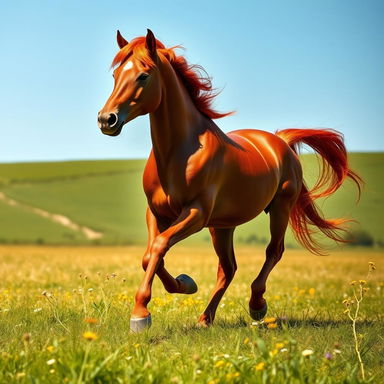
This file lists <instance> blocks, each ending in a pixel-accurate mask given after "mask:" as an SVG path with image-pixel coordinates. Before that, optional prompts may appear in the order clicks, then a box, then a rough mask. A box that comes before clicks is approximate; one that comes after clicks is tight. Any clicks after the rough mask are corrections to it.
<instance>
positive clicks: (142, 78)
mask: <svg viewBox="0 0 384 384" xmlns="http://www.w3.org/2000/svg"><path fill="white" fill-rule="evenodd" d="M148 76H149V75H148V73H145V72H143V73H140V75H139V76H137V80H138V81H144V80H147V78H148Z"/></svg>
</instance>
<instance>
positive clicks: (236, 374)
mask: <svg viewBox="0 0 384 384" xmlns="http://www.w3.org/2000/svg"><path fill="white" fill-rule="evenodd" d="M239 376H240V373H239V372H229V373H227V374H226V375H225V377H226V379H227V380H228V381H230V380H233V379H236V377H239Z"/></svg>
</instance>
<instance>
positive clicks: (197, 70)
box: [112, 37, 233, 119]
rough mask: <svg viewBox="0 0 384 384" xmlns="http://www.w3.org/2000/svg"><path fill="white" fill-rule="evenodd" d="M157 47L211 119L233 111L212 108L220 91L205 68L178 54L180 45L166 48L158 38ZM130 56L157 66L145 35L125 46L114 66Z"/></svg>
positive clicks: (117, 56) (147, 65)
mask: <svg viewBox="0 0 384 384" xmlns="http://www.w3.org/2000/svg"><path fill="white" fill-rule="evenodd" d="M156 47H157V53H158V54H159V55H163V56H164V57H165V58H166V59H167V60H168V61H169V62H170V64H171V65H172V67H173V69H174V70H175V72H176V73H177V74H178V75H179V78H180V80H181V81H182V82H183V84H184V86H185V88H186V90H187V91H188V93H189V95H190V96H191V99H192V101H193V103H194V104H195V106H196V108H197V109H198V110H199V111H200V112H201V113H202V114H203V115H205V116H207V117H209V118H211V119H219V118H221V117H225V116H228V115H231V114H232V113H233V112H227V113H220V112H217V111H215V110H214V109H213V108H212V101H213V99H214V98H215V97H216V96H217V95H218V93H219V92H217V91H215V90H214V89H213V88H212V82H211V78H210V77H209V76H208V74H207V73H206V72H205V70H204V68H202V67H201V66H200V65H190V64H188V63H187V61H186V60H185V59H184V57H183V56H177V55H176V53H175V49H176V48H180V46H176V47H171V48H165V46H164V44H163V43H161V42H160V41H159V40H156ZM130 56H135V59H137V60H139V62H140V63H141V64H142V65H143V66H144V67H149V68H152V67H154V66H155V63H154V62H153V60H152V59H151V57H150V56H149V54H148V51H147V49H146V47H145V37H137V38H135V39H133V40H132V41H131V42H130V43H129V44H127V45H126V46H125V47H123V48H122V49H121V50H120V51H119V52H118V53H117V55H116V56H115V58H114V59H113V62H112V67H115V66H117V65H120V64H122V63H123V62H124V61H125V60H127V59H128V57H130Z"/></svg>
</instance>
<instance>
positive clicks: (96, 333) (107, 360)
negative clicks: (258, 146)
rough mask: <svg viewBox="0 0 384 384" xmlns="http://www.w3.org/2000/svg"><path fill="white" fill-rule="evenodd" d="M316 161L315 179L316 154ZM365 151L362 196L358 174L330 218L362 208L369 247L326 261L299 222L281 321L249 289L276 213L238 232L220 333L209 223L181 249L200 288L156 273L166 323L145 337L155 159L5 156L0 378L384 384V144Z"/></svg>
mask: <svg viewBox="0 0 384 384" xmlns="http://www.w3.org/2000/svg"><path fill="white" fill-rule="evenodd" d="M302 159H303V164H304V168H305V175H306V179H307V180H308V181H309V184H311V183H312V182H313V180H314V179H315V177H316V173H317V163H316V158H315V157H314V156H313V155H311V154H309V155H304V156H302ZM350 160H351V166H352V167H353V168H354V169H356V170H357V171H358V172H359V173H360V174H361V176H362V177H363V179H364V180H365V182H366V186H365V188H364V191H363V195H362V198H361V200H360V202H359V204H358V205H356V198H357V195H356V191H355V189H354V187H353V185H352V184H351V183H346V184H345V186H343V187H342V188H341V189H340V191H338V192H337V194H336V195H335V196H332V198H331V199H329V200H325V201H321V202H320V204H321V206H322V207H323V208H324V211H325V212H326V216H327V217H338V216H347V217H352V218H354V219H356V220H357V222H356V223H353V224H352V230H353V231H360V232H363V233H364V234H365V235H368V237H369V239H370V240H371V243H370V247H364V248H358V247H356V246H355V247H351V246H349V247H348V246H345V247H344V248H336V249H331V250H330V255H329V256H326V257H319V256H314V255H312V254H310V253H309V252H307V251H305V250H303V249H301V248H299V247H298V246H297V244H296V242H295V240H294V239H293V236H292V234H291V233H289V232H288V233H287V241H286V244H287V248H288V249H287V251H286V253H285V254H284V257H283V259H282V261H281V262H280V263H279V264H278V266H277V267H276V268H275V270H274V271H273V272H272V274H271V277H270V279H269V281H268V286H267V293H266V296H265V297H266V299H267V300H268V303H269V313H268V315H267V316H268V317H267V318H266V319H265V320H264V321H263V322H254V321H252V319H251V318H250V317H249V315H248V309H247V307H248V300H249V295H250V284H251V282H252V280H253V279H254V278H255V276H256V275H257V273H258V271H259V269H260V268H261V265H262V263H263V260H264V248H265V243H266V242H267V241H268V238H269V235H268V216H267V215H264V214H262V215H260V217H259V218H257V219H256V220H254V221H252V222H251V223H248V224H246V225H243V226H241V227H239V228H238V229H237V230H236V236H235V244H236V253H237V260H238V266H239V268H238V272H237V274H236V276H235V279H234V281H233V283H232V285H231V286H230V288H229V289H228V291H227V293H226V295H225V296H224V298H223V300H222V302H221V304H220V307H219V309H218V313H217V317H216V321H215V324H214V325H213V326H211V327H210V328H207V329H205V328H199V327H198V326H197V325H196V324H197V319H198V317H199V315H200V313H201V312H202V311H203V310H204V308H205V305H206V304H207V303H208V299H209V295H210V292H211V290H212V289H213V286H214V284H215V280H216V268H217V258H216V256H215V255H214V252H213V249H212V246H211V245H210V239H209V234H208V232H207V231H206V230H204V231H201V232H200V233H198V234H196V235H194V236H192V238H191V239H187V240H186V241H184V242H182V243H181V244H177V245H176V246H175V247H174V248H172V249H171V250H170V252H169V253H168V254H167V256H166V263H167V266H168V267H169V270H170V271H171V272H172V273H173V274H174V275H175V276H176V275H178V274H180V273H187V274H189V275H191V276H192V277H193V278H194V279H195V280H196V282H197V283H198V286H199V291H198V292H197V293H196V294H194V295H189V296H185V295H170V294H167V293H166V292H165V290H164V288H163V287H162V285H161V283H160V282H159V281H158V280H157V279H155V282H154V288H153V295H152V301H151V303H150V305H149V309H150V311H151V313H152V317H153V326H152V328H150V329H149V330H148V331H146V332H144V333H142V334H132V333H130V331H129V317H130V311H131V308H132V304H133V297H134V294H135V290H136V288H137V286H138V284H139V282H140V280H141V277H142V271H141V267H140V265H141V257H142V254H143V252H144V248H145V245H144V244H145V241H146V225H145V220H144V212H145V207H146V201H145V196H144V193H143V191H142V186H141V177H142V171H143V167H144V164H145V162H144V160H113V161H73V162H46V163H16V164H0V243H1V245H0V265H1V270H0V279H1V280H0V281H1V284H0V354H1V355H0V383H5V382H7V383H36V384H40V383H71V384H75V383H76V384H80V383H98V384H101V383H209V384H221V383H276V384H280V383H281V384H283V383H284V384H285V383H292V384H293V383H329V384H335V383H363V382H372V383H380V382H383V381H384V374H383V366H384V358H383V356H384V348H383V345H384V343H383V341H384V340H383V338H384V332H383V331H384V324H383V311H382V307H383V290H384V273H383V263H382V260H383V256H384V255H383V244H384V237H383V231H382V223H381V220H380V219H381V213H382V212H383V211H384V209H383V208H384V202H383V198H382V190H383V188H382V187H383V185H382V183H383V182H382V177H381V175H382V172H383V164H384V154H383V153H360V154H359V153H354V154H351V156H350ZM90 234H91V235H92V236H91V235H90ZM111 245H113V246H111ZM369 263H374V264H375V265H376V267H377V269H376V270H375V271H371V272H372V273H371V274H369V276H368V270H369ZM370 265H371V267H370V268H371V270H372V268H373V264H370ZM351 282H352V285H351ZM360 289H361V291H360ZM354 292H357V296H356V297H357V299H359V294H360V292H362V293H363V296H364V297H363V300H362V301H361V302H358V301H357V300H356V298H355V297H354ZM357 305H358V306H359V309H358V311H357V312H356V308H357ZM349 315H350V316H351V318H350V317H349ZM354 331H355V333H354ZM356 343H357V345H356ZM357 352H358V353H357ZM358 354H360V358H361V362H359V361H358V359H359V356H358ZM362 367H363V368H364V370H365V371H364V377H365V379H363V376H362V371H361V369H362Z"/></svg>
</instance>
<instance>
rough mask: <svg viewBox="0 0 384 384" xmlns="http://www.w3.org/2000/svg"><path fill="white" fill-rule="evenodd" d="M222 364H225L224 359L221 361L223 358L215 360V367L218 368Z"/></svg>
mask: <svg viewBox="0 0 384 384" xmlns="http://www.w3.org/2000/svg"><path fill="white" fill-rule="evenodd" d="M224 364H225V361H223V360H219V361H216V363H215V368H220V367H222V366H223V365H224Z"/></svg>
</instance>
